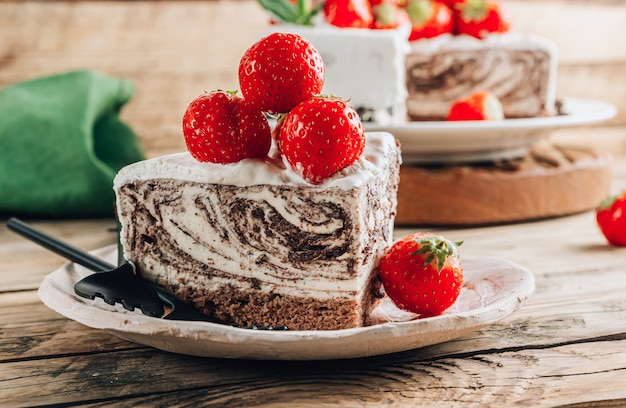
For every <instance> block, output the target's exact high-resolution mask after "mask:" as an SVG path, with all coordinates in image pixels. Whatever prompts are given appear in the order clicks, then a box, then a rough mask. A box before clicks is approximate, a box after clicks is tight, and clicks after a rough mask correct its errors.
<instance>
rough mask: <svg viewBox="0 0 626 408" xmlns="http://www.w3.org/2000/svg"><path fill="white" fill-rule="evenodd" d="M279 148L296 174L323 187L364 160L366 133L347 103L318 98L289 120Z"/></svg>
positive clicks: (284, 123) (283, 127)
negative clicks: (357, 162) (330, 179)
mask: <svg viewBox="0 0 626 408" xmlns="http://www.w3.org/2000/svg"><path fill="white" fill-rule="evenodd" d="M278 145H279V148H280V150H281V152H282V154H283V156H284V158H285V159H286V160H287V163H289V165H290V167H291V168H292V169H293V170H294V171H295V172H297V173H298V174H300V176H302V178H304V179H305V180H306V181H308V182H309V183H312V184H321V183H323V182H324V181H325V180H327V179H328V178H330V177H332V176H333V175H335V174H336V173H338V172H340V171H341V170H343V169H345V168H346V167H348V166H350V165H352V164H353V163H354V162H355V161H356V160H357V159H358V158H359V157H360V156H361V154H362V153H363V148H364V146H365V132H364V130H363V125H362V124H361V120H360V118H359V115H358V114H357V113H356V111H355V110H354V109H352V107H351V106H350V105H348V104H347V103H346V101H344V100H341V99H338V98H334V97H324V96H318V97H313V98H311V99H308V100H306V101H304V102H302V103H300V104H299V105H298V106H296V107H295V108H294V109H293V110H292V111H290V112H289V113H288V114H287V115H286V116H285V118H284V119H283V121H282V123H281V125H280V133H279V135H278Z"/></svg>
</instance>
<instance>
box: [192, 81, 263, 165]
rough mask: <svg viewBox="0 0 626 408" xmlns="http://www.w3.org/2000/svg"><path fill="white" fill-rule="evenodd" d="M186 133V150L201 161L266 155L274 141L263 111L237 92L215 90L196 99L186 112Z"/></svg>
mask: <svg viewBox="0 0 626 408" xmlns="http://www.w3.org/2000/svg"><path fill="white" fill-rule="evenodd" d="M183 135H184V137H185V143H186V144H187V149H188V150H189V152H190V153H191V155H192V156H193V157H194V158H195V159H196V160H198V161H201V162H212V163H233V162H237V161H239V160H242V159H246V158H254V157H257V158H263V157H266V156H267V153H268V151H269V148H270V144H271V136H270V126H269V123H268V122H267V119H266V118H265V116H264V115H263V112H262V111H261V110H259V109H258V108H255V107H253V106H251V105H250V104H249V103H248V102H247V101H246V100H244V99H243V98H242V97H240V96H237V95H236V94H235V93H234V92H224V91H213V92H210V93H205V94H203V95H200V96H199V97H198V98H196V99H194V100H193V101H192V102H191V104H189V107H188V108H187V110H186V112H185V114H184V115H183Z"/></svg>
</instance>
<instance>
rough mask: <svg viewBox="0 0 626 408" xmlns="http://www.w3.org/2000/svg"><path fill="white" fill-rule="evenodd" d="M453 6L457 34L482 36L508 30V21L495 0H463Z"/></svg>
mask: <svg viewBox="0 0 626 408" xmlns="http://www.w3.org/2000/svg"><path fill="white" fill-rule="evenodd" d="M455 8H456V10H457V13H456V21H455V25H456V29H457V32H458V34H467V35H471V36H472V37H476V38H484V37H485V35H487V34H489V33H504V32H507V31H509V26H510V24H509V21H508V19H507V18H506V17H505V16H504V13H503V11H502V7H501V6H500V3H499V2H498V1H497V0H465V1H463V2H459V3H457V4H456V5H455Z"/></svg>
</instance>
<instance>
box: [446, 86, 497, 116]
mask: <svg viewBox="0 0 626 408" xmlns="http://www.w3.org/2000/svg"><path fill="white" fill-rule="evenodd" d="M500 119H504V113H503V111H502V104H501V103H500V100H499V99H498V98H497V97H496V96H495V95H493V94H492V93H490V92H476V93H474V94H472V95H470V96H469V97H468V98H465V99H459V100H457V101H455V102H454V103H453V104H452V106H451V107H450V111H449V112H448V117H447V120H449V121H456V120H500Z"/></svg>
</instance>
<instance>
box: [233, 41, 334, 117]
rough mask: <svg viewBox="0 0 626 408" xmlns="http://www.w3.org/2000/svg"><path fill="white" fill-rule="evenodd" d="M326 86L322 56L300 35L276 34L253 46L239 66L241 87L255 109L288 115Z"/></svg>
mask: <svg viewBox="0 0 626 408" xmlns="http://www.w3.org/2000/svg"><path fill="white" fill-rule="evenodd" d="M323 85H324V62H323V61H322V56H321V55H320V53H319V52H318V51H317V49H315V47H313V46H312V45H311V43H309V42H308V41H306V40H305V39H304V38H302V37H300V36H299V35H297V34H290V33H273V34H270V35H268V36H267V37H265V38H262V39H261V40H259V41H258V42H256V43H255V44H253V45H252V46H251V47H250V48H249V49H248V50H247V51H246V52H245V53H244V55H243V57H242V58H241V61H240V62H239V86H240V87H241V93H242V94H243V96H244V98H245V99H246V100H247V101H249V102H250V103H251V104H252V105H254V106H257V107H258V108H259V109H261V110H263V111H265V112H270V113H284V112H288V111H290V110H291V109H293V107H295V106H296V105H297V104H299V103H300V102H302V101H304V100H306V99H309V98H310V97H311V96H313V95H317V94H319V93H320V92H321V91H322V87H323Z"/></svg>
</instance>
